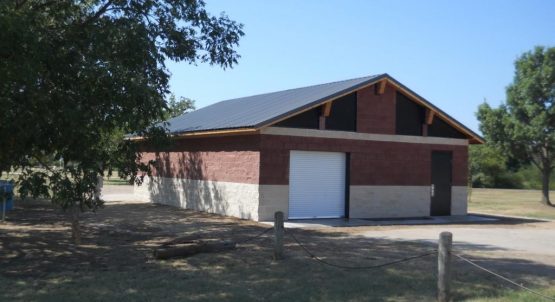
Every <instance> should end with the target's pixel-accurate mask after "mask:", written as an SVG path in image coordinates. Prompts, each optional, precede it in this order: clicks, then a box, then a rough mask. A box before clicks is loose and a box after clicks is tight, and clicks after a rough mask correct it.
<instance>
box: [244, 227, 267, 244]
mask: <svg viewBox="0 0 555 302" xmlns="http://www.w3.org/2000/svg"><path fill="white" fill-rule="evenodd" d="M273 229H274V227H271V228H267V229H265V230H264V231H262V232H260V233H258V234H257V235H255V236H251V237H249V238H247V239H245V240H242V241H238V242H237V244H244V243H247V242H249V241H252V240H255V239H257V238H260V237H262V236H263V235H264V234H266V233H268V232H269V231H271V230H273Z"/></svg>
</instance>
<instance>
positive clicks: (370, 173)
mask: <svg viewBox="0 0 555 302" xmlns="http://www.w3.org/2000/svg"><path fill="white" fill-rule="evenodd" d="M260 146H261V154H260V167H261V169H260V170H261V172H260V183H261V184H279V185H286V184H289V151H290V150H305V151H329V152H346V153H351V166H350V170H351V175H350V179H351V185H406V186H422V185H430V183H431V156H432V155H431V152H432V151H433V150H438V151H452V152H453V185H454V186H465V185H466V183H467V156H468V148H467V146H452V145H427V144H410V143H393V142H377V141H357V140H343V139H341V140H338V139H327V138H308V137H292V136H276V135H263V136H262V139H261V145H260Z"/></svg>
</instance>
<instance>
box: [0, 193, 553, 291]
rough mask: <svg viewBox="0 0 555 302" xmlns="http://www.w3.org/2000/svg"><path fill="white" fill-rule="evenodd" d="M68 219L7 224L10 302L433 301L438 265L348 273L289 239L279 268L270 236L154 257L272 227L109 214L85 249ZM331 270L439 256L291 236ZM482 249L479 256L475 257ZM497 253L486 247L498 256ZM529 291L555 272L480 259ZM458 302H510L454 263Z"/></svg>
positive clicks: (408, 246)
mask: <svg viewBox="0 0 555 302" xmlns="http://www.w3.org/2000/svg"><path fill="white" fill-rule="evenodd" d="M64 219H65V218H64V215H63V214H62V213H60V212H59V211H57V210H54V209H52V208H51V207H49V206H47V205H40V204H39V205H37V204H34V205H32V206H29V207H25V208H18V209H16V210H15V211H14V212H12V213H11V215H10V222H9V223H7V224H4V225H0V244H1V249H0V267H1V268H2V270H1V272H0V276H1V277H0V278H1V279H0V300H10V301H17V300H21V301H38V300H40V301H58V300H60V298H63V299H64V300H67V301H71V300H79V301H111V300H123V301H135V300H156V301H164V300H166V301H175V300H185V301H289V300H291V301H369V300H370V301H431V300H434V297H435V282H436V275H435V271H436V262H437V260H436V258H435V256H429V257H425V258H420V259H417V260H414V261H410V262H406V263H401V264H398V265H395V266H391V267H387V268H381V269H375V270H343V269H337V268H334V267H329V266H325V265H322V264H320V263H318V262H315V261H314V260H312V259H310V258H309V257H308V256H307V255H306V254H305V253H304V251H303V250H302V249H301V248H300V247H299V246H297V245H296V244H295V242H294V241H293V240H291V238H289V237H286V240H285V245H286V258H285V259H284V260H282V261H279V262H274V261H272V259H271V258H272V238H271V233H269V234H267V235H265V236H263V237H261V238H259V239H256V240H253V241H251V242H248V243H246V244H242V245H239V247H238V249H236V250H234V251H230V252H225V253H214V254H199V255H196V256H194V257H190V258H187V259H175V260H169V261H155V260H153V259H152V256H151V255H152V250H153V248H154V247H155V246H156V245H157V244H159V243H160V242H163V241H165V240H168V239H172V238H175V237H178V236H185V235H200V236H202V237H203V238H223V239H230V238H231V239H235V240H238V241H241V240H243V239H247V238H249V237H250V236H253V235H256V234H258V233H259V232H260V231H262V230H263V229H264V228H266V227H267V226H262V225H260V224H257V223H255V222H250V221H244V220H238V219H234V218H227V217H220V216H216V215H209V214H205V213H200V212H193V211H189V210H181V209H175V208H172V207H167V206H161V205H152V204H114V205H108V206H107V207H106V208H105V209H102V210H101V211H100V212H98V213H97V214H93V213H89V214H86V215H85V216H84V219H83V235H84V236H83V245H82V246H80V247H74V246H73V245H72V244H71V243H70V241H69V240H68V239H69V227H68V225H67V224H66V223H65V221H64ZM291 231H292V232H294V234H295V235H296V236H297V238H298V239H299V240H300V241H301V242H303V243H304V244H305V245H306V246H307V247H308V248H309V249H310V250H311V251H312V252H314V253H315V254H317V255H318V256H319V257H321V258H323V259H325V260H326V261H329V262H332V263H337V264H341V265H347V266H361V265H375V264H380V263H383V262H388V261H391V260H395V259H399V258H404V257H407V256H411V255H415V254H421V253H425V252H427V251H429V250H430V249H433V248H435V246H434V245H433V244H431V243H429V244H428V243H423V242H407V241H403V242H399V241H392V240H387V239H381V238H365V237H357V236H353V235H350V234H348V233H345V232H342V231H337V230H335V231H333V232H329V231H326V230H324V229H321V230H306V229H295V230H291ZM473 248H476V247H473ZM491 249H494V247H484V250H491ZM472 258H473V259H474V260H476V261H478V262H479V263H481V264H484V265H486V266H488V267H490V268H492V269H495V270H498V271H499V272H500V273H502V274H505V275H507V276H509V277H511V278H513V279H515V280H516V281H518V282H521V283H525V284H537V285H539V286H547V285H550V286H553V284H552V283H551V282H552V281H551V280H553V279H554V277H555V268H554V267H552V266H547V265H543V264H540V263H535V262H531V261H525V260H521V259H512V258H503V259H490V258H486V257H483V256H482V257H472ZM453 288H454V291H455V299H454V300H455V301H460V300H466V299H473V298H478V297H486V296H487V297H503V296H505V295H506V294H507V293H508V291H507V289H506V286H505V284H503V283H502V282H500V281H498V280H497V279H493V278H491V277H489V276H487V275H484V274H483V273H482V272H480V271H476V270H475V269H474V268H472V267H469V266H468V265H466V264H464V263H460V262H454V282H453Z"/></svg>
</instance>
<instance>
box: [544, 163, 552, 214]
mask: <svg viewBox="0 0 555 302" xmlns="http://www.w3.org/2000/svg"><path fill="white" fill-rule="evenodd" d="M550 176H551V171H550V170H548V169H544V170H543V171H542V202H543V203H545V204H546V205H548V206H552V207H553V206H554V205H553V203H551V200H550V199H549V179H550Z"/></svg>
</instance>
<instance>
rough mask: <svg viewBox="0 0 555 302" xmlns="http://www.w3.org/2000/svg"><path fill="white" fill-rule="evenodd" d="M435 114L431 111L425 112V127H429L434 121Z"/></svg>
mask: <svg viewBox="0 0 555 302" xmlns="http://www.w3.org/2000/svg"><path fill="white" fill-rule="evenodd" d="M434 115H435V112H433V111H432V110H431V109H428V110H426V125H431V124H432V123H433V121H434Z"/></svg>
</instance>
